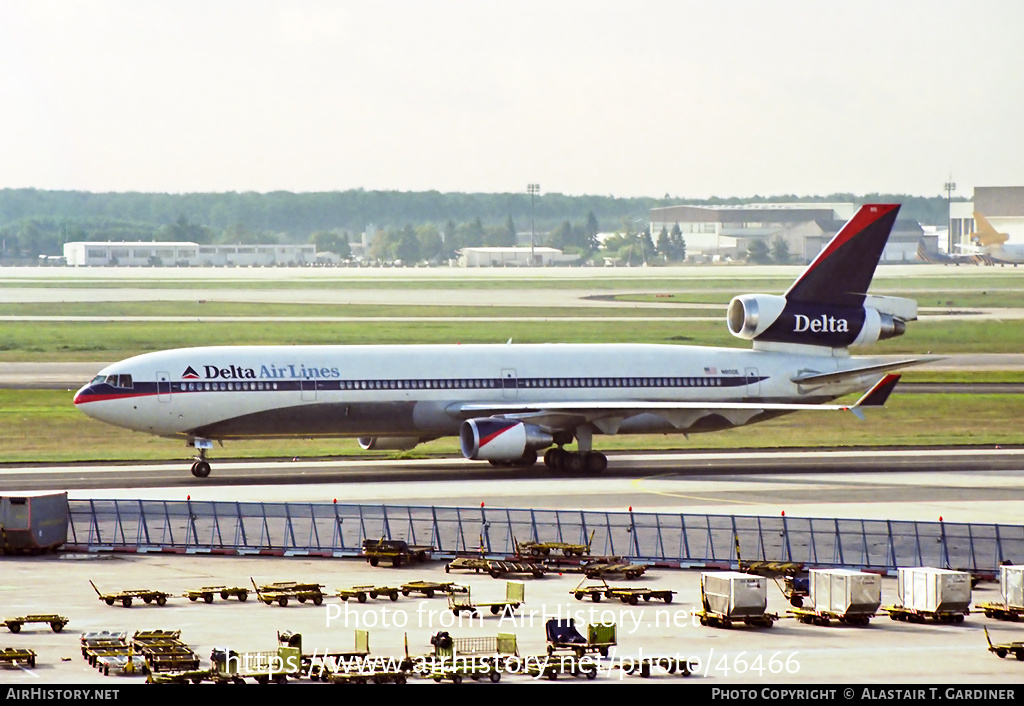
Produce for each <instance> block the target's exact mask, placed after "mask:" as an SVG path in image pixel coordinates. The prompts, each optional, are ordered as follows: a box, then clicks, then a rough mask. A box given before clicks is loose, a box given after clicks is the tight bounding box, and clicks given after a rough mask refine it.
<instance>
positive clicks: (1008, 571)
mask: <svg viewBox="0 0 1024 706" xmlns="http://www.w3.org/2000/svg"><path fill="white" fill-rule="evenodd" d="M999 595H1000V597H1001V598H1002V601H1001V602H1000V603H981V604H979V605H978V606H977V607H978V609H979V610H982V611H984V612H985V617H986V618H998V619H999V620H1012V621H1014V622H1016V621H1018V620H1021V619H1024V566H1019V565H1014V564H1004V565H1002V566H1000V567H999Z"/></svg>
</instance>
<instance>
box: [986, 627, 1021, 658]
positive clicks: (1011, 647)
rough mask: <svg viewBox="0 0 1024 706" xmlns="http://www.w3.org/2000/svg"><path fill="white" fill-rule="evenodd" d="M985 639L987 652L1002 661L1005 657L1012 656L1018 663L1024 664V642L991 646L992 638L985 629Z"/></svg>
mask: <svg viewBox="0 0 1024 706" xmlns="http://www.w3.org/2000/svg"><path fill="white" fill-rule="evenodd" d="M984 630H985V639H986V640H987V641H988V651H989V652H992V653H993V654H995V656H996V657H999V658H1000V659H1003V658H1004V657H1006V655H1013V656H1014V657H1016V658H1017V660H1018V661H1022V662H1024V642H1001V643H997V644H993V642H992V638H991V637H990V636H989V634H988V628H987V627H986V628H985V629H984Z"/></svg>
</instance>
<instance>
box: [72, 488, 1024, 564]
mask: <svg viewBox="0 0 1024 706" xmlns="http://www.w3.org/2000/svg"><path fill="white" fill-rule="evenodd" d="M69 505H70V508H69V512H70V522H69V529H68V542H67V545H66V547H67V548H68V549H71V550H78V551H132V552H154V551H159V552H181V553H197V554H198V553H213V554H228V555H246V554H274V555H281V556H326V557H350V556H358V555H359V554H360V550H361V547H362V542H363V540H364V539H368V538H369V539H380V538H387V539H404V540H407V541H408V542H409V543H410V544H421V545H431V546H433V547H434V548H435V555H437V556H441V557H445V556H457V555H467V554H474V555H482V556H487V557H505V556H508V555H511V554H513V553H514V552H515V543H516V541H517V540H518V541H520V542H523V541H549V542H566V543H575V544H585V543H586V542H587V541H588V539H590V537H591V535H593V540H592V544H591V554H594V555H601V556H621V557H627V558H629V559H630V560H632V561H640V562H649V563H661V564H665V565H670V566H680V567H697V566H709V565H711V566H735V565H736V563H737V545H738V546H739V551H740V554H741V556H742V558H743V559H744V560H765V561H787V562H803V563H805V564H807V565H809V566H818V567H822V568H829V567H850V568H859V569H865V570H883V571H895V569H896V568H897V567H901V566H933V567H942V568H953V569H961V570H968V571H975V572H995V571H997V566H998V565H999V564H1000V563H1001V562H1004V561H1010V562H1013V563H1024V525H996V524H960V523H949V522H911V521H896V520H851V519H828V518H794V517H785V516H782V517H754V516H740V515H690V514H675V513H641V512H599V511H586V510H526V509H498V508H484V507H479V508H458V507H417V506H389V505H346V504H337V503H296V502H289V503H258V502H197V501H192V500H186V501H159V500H72V501H70V503H69Z"/></svg>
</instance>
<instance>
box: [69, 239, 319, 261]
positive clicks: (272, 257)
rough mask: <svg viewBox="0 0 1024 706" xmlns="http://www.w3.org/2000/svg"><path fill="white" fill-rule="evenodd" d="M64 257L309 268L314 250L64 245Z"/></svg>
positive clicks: (145, 244) (298, 247) (299, 247)
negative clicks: (300, 266)
mask: <svg viewBox="0 0 1024 706" xmlns="http://www.w3.org/2000/svg"><path fill="white" fill-rule="evenodd" d="M64 257H65V259H66V260H67V264H68V265H69V266H71V267H107V266H121V267H197V266H199V267H251V266H263V267H267V266H273V265H309V264H313V263H314V262H316V246H314V245H312V244H305V245H292V244H284V245H200V244H199V243H185V242H124V243H112V242H102V243H88V242H72V243H66V244H65V245H64Z"/></svg>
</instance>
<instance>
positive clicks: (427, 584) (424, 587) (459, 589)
mask: <svg viewBox="0 0 1024 706" xmlns="http://www.w3.org/2000/svg"><path fill="white" fill-rule="evenodd" d="M401 591H402V595H403V596H409V595H411V594H413V593H419V594H421V595H423V596H426V597H427V598H433V597H434V594H435V593H445V594H451V593H466V592H468V591H469V589H468V588H467V587H465V586H462V585H460V584H457V583H453V582H452V581H446V582H437V581H410V582H409V583H403V584H402V586H401Z"/></svg>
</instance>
